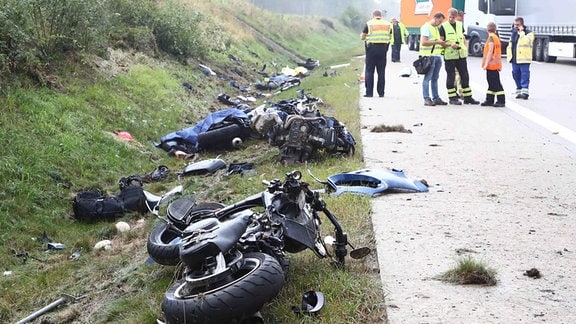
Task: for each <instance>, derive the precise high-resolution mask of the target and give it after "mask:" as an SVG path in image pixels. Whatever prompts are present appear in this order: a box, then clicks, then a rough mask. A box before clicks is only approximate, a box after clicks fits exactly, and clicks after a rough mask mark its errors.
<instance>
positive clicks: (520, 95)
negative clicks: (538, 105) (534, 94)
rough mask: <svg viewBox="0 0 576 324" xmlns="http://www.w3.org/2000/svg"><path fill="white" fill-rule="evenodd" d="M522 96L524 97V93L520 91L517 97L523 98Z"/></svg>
mask: <svg viewBox="0 0 576 324" xmlns="http://www.w3.org/2000/svg"><path fill="white" fill-rule="evenodd" d="M522 97H524V94H522V93H519V94H517V95H516V99H522Z"/></svg>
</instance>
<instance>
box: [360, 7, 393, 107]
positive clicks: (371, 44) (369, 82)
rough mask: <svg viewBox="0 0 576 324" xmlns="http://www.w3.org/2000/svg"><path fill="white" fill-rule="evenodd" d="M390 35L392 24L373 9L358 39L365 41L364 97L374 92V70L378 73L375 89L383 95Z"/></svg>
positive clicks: (379, 94) (380, 95)
mask: <svg viewBox="0 0 576 324" xmlns="http://www.w3.org/2000/svg"><path fill="white" fill-rule="evenodd" d="M391 36H392V24H390V22H389V21H387V20H385V19H383V18H382V12H381V11H380V10H374V11H373V12H372V19H370V20H369V21H368V22H367V23H366V26H364V30H363V31H362V33H361V34H360V39H361V40H363V41H365V47H366V68H365V70H364V79H365V86H366V94H364V97H372V96H373V94H374V70H376V72H377V73H378V81H377V83H376V91H377V92H378V96H379V97H384V85H385V83H386V78H385V72H386V55H387V54H388V46H389V45H390V38H391Z"/></svg>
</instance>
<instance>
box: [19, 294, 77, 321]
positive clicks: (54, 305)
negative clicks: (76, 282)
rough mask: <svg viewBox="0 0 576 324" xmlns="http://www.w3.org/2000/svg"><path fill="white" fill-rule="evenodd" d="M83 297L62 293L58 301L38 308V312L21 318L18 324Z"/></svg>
mask: <svg viewBox="0 0 576 324" xmlns="http://www.w3.org/2000/svg"><path fill="white" fill-rule="evenodd" d="M82 298H84V296H81V297H75V296H72V295H68V294H62V297H60V298H58V299H57V300H56V301H54V302H52V303H50V304H49V305H47V306H45V307H43V308H41V309H39V310H37V311H36V312H34V313H32V314H30V315H28V316H27V317H25V318H23V319H21V320H20V321H18V324H21V323H29V322H32V321H33V320H35V319H36V318H38V317H40V316H41V315H43V314H45V313H48V312H49V311H51V310H53V309H55V308H57V307H59V306H60V305H64V304H68V303H73V302H77V301H78V300H80V299H82Z"/></svg>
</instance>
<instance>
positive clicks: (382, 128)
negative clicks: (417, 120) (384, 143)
mask: <svg viewBox="0 0 576 324" xmlns="http://www.w3.org/2000/svg"><path fill="white" fill-rule="evenodd" d="M370 131H371V132H372V133H388V132H398V133H410V134H411V133H412V131H411V130H409V129H406V128H404V126H403V125H393V126H387V125H384V124H382V125H377V126H374V127H372V129H371V130H370Z"/></svg>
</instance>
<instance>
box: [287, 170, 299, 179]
mask: <svg viewBox="0 0 576 324" xmlns="http://www.w3.org/2000/svg"><path fill="white" fill-rule="evenodd" d="M290 176H291V177H292V179H294V180H300V179H302V172H300V171H298V170H294V171H292V172H290Z"/></svg>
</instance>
